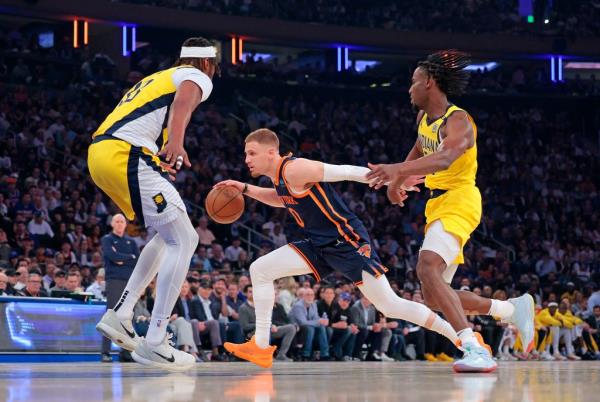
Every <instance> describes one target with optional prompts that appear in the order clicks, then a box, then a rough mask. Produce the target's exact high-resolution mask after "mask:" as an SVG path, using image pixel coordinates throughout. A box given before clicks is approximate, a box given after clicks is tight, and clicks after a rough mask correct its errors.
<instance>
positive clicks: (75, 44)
mask: <svg viewBox="0 0 600 402" xmlns="http://www.w3.org/2000/svg"><path fill="white" fill-rule="evenodd" d="M77 25H78V21H77V20H73V47H74V48H75V49H77V48H78V47H79V35H78V34H79V33H78V32H77V28H78V26H77Z"/></svg>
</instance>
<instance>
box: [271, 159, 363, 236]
mask: <svg viewBox="0 0 600 402" xmlns="http://www.w3.org/2000/svg"><path fill="white" fill-rule="evenodd" d="M294 159H295V158H294V157H284V158H283V159H282V161H281V164H280V165H279V167H278V168H277V171H276V175H275V183H274V185H275V190H276V191H277V195H278V196H279V199H280V200H281V201H282V202H283V204H284V205H285V207H286V208H287V210H288V212H289V213H290V214H291V215H292V216H293V217H294V219H295V221H296V223H297V224H298V225H299V226H300V227H301V228H302V229H303V230H304V232H305V234H306V236H307V237H308V238H309V239H310V240H311V241H312V243H313V244H314V245H315V246H324V245H327V244H330V243H333V242H335V241H336V240H342V239H343V240H346V241H347V242H348V243H350V244H352V245H353V246H355V247H357V248H358V245H359V244H361V243H364V242H368V239H369V236H368V233H367V230H366V228H365V227H364V225H363V223H362V222H361V221H360V220H359V219H358V217H357V216H356V215H354V213H353V212H351V211H350V209H349V208H348V206H347V205H346V204H345V203H344V201H342V199H341V198H340V196H339V195H338V194H337V192H336V191H335V190H334V189H333V187H331V186H330V185H329V183H315V184H314V185H313V186H312V187H311V188H310V189H308V190H306V191H304V192H303V193H302V194H293V193H292V192H291V191H290V187H289V186H288V184H287V182H286V180H285V167H286V165H287V164H288V163H289V162H290V161H292V160H294Z"/></svg>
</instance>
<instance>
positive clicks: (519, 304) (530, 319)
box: [506, 293, 535, 353]
mask: <svg viewBox="0 0 600 402" xmlns="http://www.w3.org/2000/svg"><path fill="white" fill-rule="evenodd" d="M508 301H509V302H511V303H512V304H513V306H515V311H514V313H513V315H512V316H511V317H510V318H509V319H507V320H506V322H508V323H510V324H514V325H515V326H516V327H517V329H518V330H519V337H520V338H521V343H522V344H523V351H524V352H526V353H529V352H531V350H532V349H533V347H534V346H535V345H534V336H535V322H534V320H535V302H534V301H533V297H531V295H530V294H529V293H525V294H524V295H523V296H520V297H516V298H514V299H508Z"/></svg>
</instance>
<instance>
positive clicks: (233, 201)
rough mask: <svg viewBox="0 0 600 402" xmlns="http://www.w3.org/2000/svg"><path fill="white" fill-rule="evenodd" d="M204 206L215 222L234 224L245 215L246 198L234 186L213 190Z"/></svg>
mask: <svg viewBox="0 0 600 402" xmlns="http://www.w3.org/2000/svg"><path fill="white" fill-rule="evenodd" d="M204 206H205V207H206V213H207V214H208V216H210V218H211V219H212V220H213V221H215V222H217V223H222V224H227V223H232V222H235V221H237V220H238V219H239V217H240V216H242V214H243V213H244V196H243V195H242V192H241V191H240V190H238V189H237V188H235V187H233V186H226V187H220V188H213V189H212V190H210V193H208V195H207V196H206V200H205V201H204Z"/></svg>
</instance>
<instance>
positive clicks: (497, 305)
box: [367, 50, 535, 372]
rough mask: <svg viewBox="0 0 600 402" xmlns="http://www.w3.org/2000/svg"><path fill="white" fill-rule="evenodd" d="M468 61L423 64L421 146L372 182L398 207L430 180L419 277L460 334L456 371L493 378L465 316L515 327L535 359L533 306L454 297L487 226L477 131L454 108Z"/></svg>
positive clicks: (415, 97)
mask: <svg viewBox="0 0 600 402" xmlns="http://www.w3.org/2000/svg"><path fill="white" fill-rule="evenodd" d="M468 63H469V60H468V57H467V55H465V54H464V53H460V52H458V51H455V50H444V51H440V52H437V53H434V54H432V55H430V56H428V57H427V59H426V60H425V61H422V62H420V63H419V65H418V67H417V68H416V70H415V71H414V74H413V76H412V85H411V87H410V90H409V93H410V97H411V102H412V104H413V105H414V106H416V107H417V108H418V109H419V110H420V111H419V114H418V117H417V124H418V138H417V141H416V143H415V145H414V146H413V148H412V150H411V151H410V153H409V154H408V157H407V158H406V161H405V162H403V163H396V164H388V165H371V164H369V167H370V168H371V169H372V171H371V172H370V173H369V174H368V175H367V178H368V179H370V180H374V181H375V182H376V183H375V187H376V188H380V187H382V186H383V185H384V183H386V182H389V181H391V183H390V185H389V186H388V198H389V199H390V201H391V202H392V203H394V204H400V203H401V202H402V201H403V199H404V198H405V197H406V192H405V191H404V190H403V186H402V183H403V182H404V181H405V180H406V178H407V177H409V176H413V175H426V178H425V186H426V187H427V188H429V194H430V198H429V201H428V202H427V205H426V207H425V216H426V218H427V225H426V227H425V239H424V240H423V246H422V247H421V251H420V253H419V261H418V264H417V275H418V276H419V279H420V281H421V284H422V290H423V296H424V298H425V302H426V304H427V305H428V306H429V307H431V308H432V309H436V310H438V311H442V312H443V313H444V316H445V317H446V319H447V320H448V321H449V322H450V324H452V326H453V327H454V329H455V330H456V332H457V334H458V336H459V338H460V341H461V345H462V348H463V351H464V357H463V359H461V360H458V361H456V362H455V363H454V369H455V371H458V372H490V371H493V370H495V368H496V363H495V362H494V360H493V359H492V357H491V356H490V353H489V352H488V351H487V350H486V349H485V348H482V347H481V346H480V343H479V342H478V339H477V336H478V334H474V333H473V331H472V330H471V328H470V327H469V325H468V322H467V319H466V316H465V312H468V313H470V314H473V313H477V314H484V315H488V314H489V315H492V316H495V317H499V318H501V319H503V320H506V321H507V322H511V323H514V324H515V325H516V326H517V327H518V328H519V332H520V336H521V340H522V342H523V345H525V347H526V350H527V351H530V350H531V348H532V346H533V337H534V322H533V320H534V314H535V312H534V302H533V298H532V297H531V296H530V295H529V294H525V295H523V296H521V297H519V298H515V299H510V300H508V301H501V300H492V299H486V298H483V297H479V296H477V295H475V294H474V293H471V292H466V291H454V290H452V288H451V287H450V286H449V284H450V283H451V281H452V277H453V276H454V273H455V272H456V268H457V266H458V264H461V263H463V262H464V258H463V253H462V249H463V247H464V245H465V243H466V242H467V241H468V239H469V237H470V235H471V233H472V232H473V231H474V230H475V228H476V227H477V225H479V221H480V219H481V209H482V208H481V194H480V193H479V189H478V188H477V186H476V185H475V176H476V173H477V145H476V139H477V127H476V126H475V122H474V120H473V118H472V117H471V116H470V115H469V114H468V113H467V112H466V111H465V110H463V109H461V108H459V107H457V106H455V105H453V104H452V103H450V102H449V101H448V98H447V96H455V95H460V94H461V93H462V92H463V91H464V88H465V87H466V85H467V82H468V73H467V72H466V71H465V70H464V68H465V67H466V66H467V65H468Z"/></svg>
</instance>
